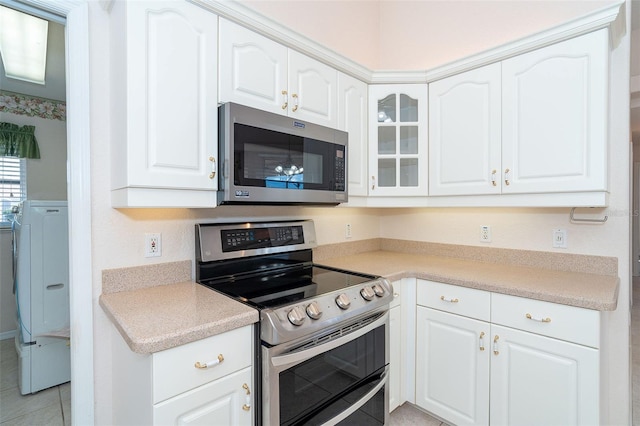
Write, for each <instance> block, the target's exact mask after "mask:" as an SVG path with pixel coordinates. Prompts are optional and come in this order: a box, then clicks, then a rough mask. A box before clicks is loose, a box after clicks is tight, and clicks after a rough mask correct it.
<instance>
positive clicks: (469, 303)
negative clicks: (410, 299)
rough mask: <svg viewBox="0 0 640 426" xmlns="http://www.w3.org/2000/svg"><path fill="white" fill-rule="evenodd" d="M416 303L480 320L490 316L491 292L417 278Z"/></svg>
mask: <svg viewBox="0 0 640 426" xmlns="http://www.w3.org/2000/svg"><path fill="white" fill-rule="evenodd" d="M417 300H418V305H421V306H426V307H428V308H434V309H439V310H441V311H445V312H451V313H452V314H458V315H464V316H466V317H470V318H476V319H479V320H482V321H489V319H490V318H491V293H489V292H488V291H484V290H476V289H473V288H467V287H460V286H456V285H450V284H443V283H437V282H433V281H425V280H418V297H417Z"/></svg>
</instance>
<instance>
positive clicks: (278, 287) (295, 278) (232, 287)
mask: <svg viewBox="0 0 640 426" xmlns="http://www.w3.org/2000/svg"><path fill="white" fill-rule="evenodd" d="M280 266H281V267H280V268H278V267H273V268H270V269H269V270H268V271H266V272H260V270H257V271H252V272H248V271H246V270H245V271H242V272H240V273H237V274H227V275H223V276H219V277H212V278H209V279H200V280H199V282H200V283H201V284H202V285H205V286H207V287H209V288H212V289H214V290H216V291H219V292H221V293H224V294H226V295H227V296H230V297H233V298H234V299H236V300H239V301H241V302H243V303H247V304H249V305H251V306H253V307H255V308H258V309H265V308H274V307H278V306H282V305H287V304H289V303H294V302H296V301H300V300H304V299H308V298H311V297H315V296H319V295H322V294H326V293H331V292H334V291H337V290H340V289H343V288H347V287H351V286H354V285H358V284H362V283H365V282H367V281H371V280H372V279H375V278H376V277H374V276H371V275H366V274H359V273H355V272H350V271H343V270H339V269H334V268H329V267H326V266H321V265H315V264H308V263H307V264H296V263H293V264H287V263H281V264H280Z"/></svg>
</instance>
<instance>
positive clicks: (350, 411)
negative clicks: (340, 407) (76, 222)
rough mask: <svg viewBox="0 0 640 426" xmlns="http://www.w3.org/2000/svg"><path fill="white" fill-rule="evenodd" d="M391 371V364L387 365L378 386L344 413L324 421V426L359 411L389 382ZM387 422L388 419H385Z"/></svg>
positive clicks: (328, 425)
mask: <svg viewBox="0 0 640 426" xmlns="http://www.w3.org/2000/svg"><path fill="white" fill-rule="evenodd" d="M388 371H389V366H386V367H385V369H384V373H382V380H381V381H380V383H378V384H377V385H376V387H374V388H373V389H371V390H370V391H369V392H367V394H366V395H364V396H363V397H362V398H360V399H359V400H358V401H357V402H355V403H354V404H352V405H351V407H349V409H347V410H345V411H343V412H342V413H340V414H339V415H338V416H336V417H334V418H332V419H331V420H329V421H328V422H326V423H323V424H322V426H333V425H335V424H336V423H340V422H341V421H342V420H344V419H346V418H347V417H349V416H350V415H351V414H353V413H355V412H356V411H358V410H359V409H360V408H361V407H362V406H363V405H364V404H366V403H367V402H369V400H370V399H371V398H373V395H375V394H376V393H378V391H379V390H380V389H382V388H383V387H384V386H385V385H386V384H387V380H389V377H388V376H387V373H388ZM386 405H387V404H386V403H385V412H386V411H388V409H387V407H386ZM385 419H386V414H385ZM385 422H386V420H385Z"/></svg>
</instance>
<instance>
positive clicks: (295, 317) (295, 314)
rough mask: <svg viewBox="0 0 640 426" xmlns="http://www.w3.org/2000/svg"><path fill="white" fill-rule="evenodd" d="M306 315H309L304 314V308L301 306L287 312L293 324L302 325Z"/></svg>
mask: <svg viewBox="0 0 640 426" xmlns="http://www.w3.org/2000/svg"><path fill="white" fill-rule="evenodd" d="M306 317H307V316H306V315H305V314H304V310H303V309H302V308H301V307H300V306H296V307H295V308H293V309H292V310H290V311H289V313H288V314H287V318H289V322H290V323H291V324H293V325H302V323H303V322H304V319H305V318H306Z"/></svg>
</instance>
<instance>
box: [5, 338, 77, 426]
mask: <svg viewBox="0 0 640 426" xmlns="http://www.w3.org/2000/svg"><path fill="white" fill-rule="evenodd" d="M0 425H3V426H5V425H6V426H9V425H11V426H22V425H24V426H35V425H38V426H40V425H43V426H44V425H47V426H48V425H51V426H53V425H56V426H62V425H65V426H66V425H71V384H70V383H66V384H63V385H60V386H55V387H53V388H49V389H45V390H43V391H40V392H38V393H35V394H33V395H25V396H23V395H20V390H19V389H18V355H17V353H16V349H15V346H14V340H13V339H5V340H1V341H0Z"/></svg>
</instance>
